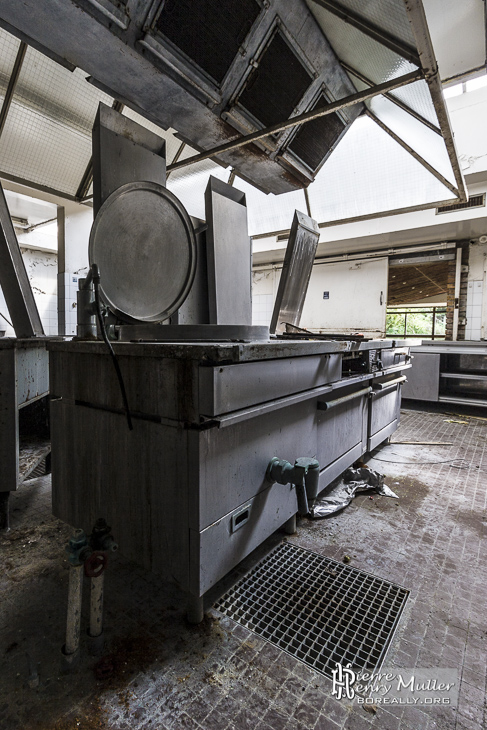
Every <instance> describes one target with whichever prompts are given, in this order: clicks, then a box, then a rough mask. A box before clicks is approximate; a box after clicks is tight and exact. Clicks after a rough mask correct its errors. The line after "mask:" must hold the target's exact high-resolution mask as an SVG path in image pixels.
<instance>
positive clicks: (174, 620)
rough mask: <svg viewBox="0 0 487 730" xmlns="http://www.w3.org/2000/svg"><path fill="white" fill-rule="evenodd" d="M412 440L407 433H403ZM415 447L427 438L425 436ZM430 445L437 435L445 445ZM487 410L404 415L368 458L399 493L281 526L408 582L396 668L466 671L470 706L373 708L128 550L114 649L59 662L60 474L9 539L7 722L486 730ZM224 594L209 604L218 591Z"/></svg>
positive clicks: (116, 572) (2, 620)
mask: <svg viewBox="0 0 487 730" xmlns="http://www.w3.org/2000/svg"><path fill="white" fill-rule="evenodd" d="M405 442H406V443H405ZM407 442H415V443H413V444H411V443H407ZM417 442H439V443H436V444H431V443H422V444H418V443H417ZM486 445H487V419H482V418H478V417H473V416H458V415H448V414H444V413H438V412H434V413H432V412H426V411H420V410H403V412H402V421H401V426H400V428H399V430H398V431H397V432H396V433H395V434H394V436H393V443H391V444H390V445H387V446H385V447H383V448H382V449H380V450H378V451H376V452H374V454H373V458H371V459H369V461H368V463H369V465H370V466H371V467H372V468H374V469H377V470H379V471H381V472H382V473H384V474H385V475H386V477H387V478H386V483H387V484H388V485H389V486H390V487H391V488H392V489H393V490H394V491H395V492H396V493H397V494H398V495H399V500H398V501H396V500H393V499H388V498H386V497H380V496H378V495H375V494H373V495H372V499H370V497H369V496H368V495H359V496H357V497H356V499H355V500H354V501H353V502H352V503H351V505H350V506H349V507H348V508H347V509H346V510H345V511H344V512H342V513H341V514H338V515H336V516H334V517H330V518H328V519H325V520H320V521H315V522H311V521H309V520H307V519H304V520H301V522H300V523H299V525H298V531H297V533H296V534H295V535H294V536H291V537H288V536H286V535H284V534H283V533H276V534H275V535H274V536H273V537H272V538H271V539H270V540H269V541H267V543H266V544H265V545H264V546H262V547H261V548H260V549H259V551H257V552H256V553H255V554H253V555H252V556H250V557H249V558H248V559H247V560H246V561H244V563H243V564H242V566H240V568H239V569H238V570H237V571H235V572H234V574H233V575H232V576H229V577H228V578H227V579H226V580H225V581H224V582H223V583H222V584H221V586H220V587H219V588H220V590H221V592H222V591H223V590H225V589H226V588H227V587H228V585H230V584H231V581H232V580H235V578H236V576H240V575H241V574H242V573H244V572H245V571H246V570H248V569H249V567H250V566H251V565H253V564H255V561H256V560H258V558H259V556H262V555H263V554H265V552H266V551H268V550H269V548H270V547H272V546H274V545H275V544H276V543H277V542H279V541H281V540H285V539H289V540H291V541H292V542H295V543H296V544H297V545H301V546H302V547H305V548H308V549H310V550H313V551H315V552H317V553H319V554H322V555H326V556H328V557H330V558H334V559H336V560H338V561H341V560H343V557H344V556H345V555H348V556H350V557H351V564H352V565H353V566H355V567H357V568H359V569H363V570H365V571H368V572H370V573H373V574H375V575H377V576H379V577H382V578H385V579H387V580H390V581H393V582H396V583H399V584H401V585H403V586H405V587H406V588H408V589H409V590H410V591H411V595H410V598H409V600H408V603H407V606H406V609H405V611H404V613H403V616H402V618H401V621H400V624H399V627H398V630H397V632H396V634H395V637H394V640H393V643H392V645H391V647H390V649H389V652H388V656H387V659H386V662H385V663H386V665H387V666H396V667H398V668H405V667H425V668H430V667H433V668H434V667H455V668H458V670H459V672H460V676H461V685H460V699H459V703H458V707H457V708H455V709H453V708H449V707H431V708H429V709H426V708H420V707H411V706H407V707H402V706H398V707H396V706H390V707H389V708H387V709H386V708H383V707H379V708H377V711H376V712H365V711H364V709H363V708H362V707H360V706H358V705H357V704H356V703H353V702H350V701H348V700H347V701H344V700H341V701H338V700H337V699H335V698H334V697H333V696H332V694H331V681H330V680H328V679H327V678H325V677H323V676H321V675H319V674H317V673H315V672H314V671H312V670H310V669H309V668H308V667H306V666H305V665H304V664H302V663H301V662H299V661H298V660H296V659H294V658H293V657H291V656H289V655H287V654H285V653H283V652H281V651H280V650H279V649H277V648H276V647H274V646H272V645H271V644H269V643H267V642H265V641H264V640H262V639H261V638H259V637H257V636H256V635H254V634H252V633H251V632H250V631H248V630H246V629H244V628H242V627H241V626H239V625H237V624H235V623H233V622H232V621H231V620H230V619H226V618H223V617H221V616H219V614H217V613H216V612H215V611H213V610H211V611H210V612H209V613H208V614H207V615H206V617H205V620H204V621H203V623H202V624H201V625H199V626H196V627H195V626H190V625H188V624H187V622H186V619H185V615H184V600H183V597H182V595H181V594H180V593H179V592H178V591H177V589H175V588H173V587H170V586H167V585H163V584H162V583H161V582H160V581H159V580H158V578H157V577H156V576H154V575H151V574H149V573H147V572H145V571H144V570H142V569H141V568H139V567H137V566H134V565H133V564H131V563H129V562H128V561H127V560H125V559H124V558H123V557H122V556H121V555H119V554H117V555H116V556H115V557H114V558H113V559H112V560H111V562H110V565H109V568H108V570H107V577H106V598H105V601H106V603H105V606H106V617H105V618H106V647H107V649H106V655H105V656H104V657H103V658H102V660H100V659H97V658H93V657H90V656H89V654H88V652H87V646H86V641H85V631H86V626H87V617H88V605H87V600H88V590H87V589H88V584H87V583H86V585H85V591H84V599H86V600H84V605H83V623H82V636H83V639H82V646H81V650H82V654H81V660H80V664H79V666H78V668H77V670H76V671H75V672H72V673H70V674H63V673H62V672H61V668H62V662H61V653H60V650H61V645H62V644H63V641H64V638H63V633H64V622H65V611H66V599H67V582H68V563H67V556H66V554H65V552H64V545H65V543H66V542H67V539H68V538H69V536H70V534H71V532H72V528H70V527H68V526H67V525H65V524H63V523H61V522H60V521H59V520H56V519H55V518H53V517H52V515H51V510H50V478H49V477H42V478H38V479H34V480H31V481H29V482H26V483H25V484H24V485H23V486H22V487H21V489H19V491H18V492H16V493H15V494H13V495H12V497H11V527H12V529H11V530H10V532H8V533H6V534H3V535H2V536H1V537H0V564H1V573H0V594H1V597H2V599H1V603H0V678H1V679H0V727H1V728H2V730H91V729H93V728H104V729H105V730H179V729H180V728H181V729H183V728H190V729H192V730H244V729H245V728H252V730H339V729H341V730H344V729H345V730H360V729H363V730H372V729H373V728H381V729H383V730H434V729H435V728H436V729H437V730H450V729H451V730H479V729H482V728H485V727H486V715H485V689H486V662H487V637H486V631H487V625H486V623H487V619H486V616H487V612H486V608H485V607H486V603H487V581H486V578H485V562H486V557H487V515H486V493H487V455H486V454H485V450H486ZM214 597H216V595H215V596H212V597H210V598H214Z"/></svg>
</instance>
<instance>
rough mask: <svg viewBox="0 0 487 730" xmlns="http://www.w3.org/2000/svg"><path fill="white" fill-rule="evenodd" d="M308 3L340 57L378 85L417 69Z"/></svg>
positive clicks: (325, 11) (323, 10)
mask: <svg viewBox="0 0 487 730" xmlns="http://www.w3.org/2000/svg"><path fill="white" fill-rule="evenodd" d="M401 2H402V0H401ZM308 5H309V7H310V9H311V10H312V12H313V14H314V16H315V17H316V19H317V21H318V23H319V24H320V27H321V29H322V30H323V33H325V35H326V37H327V38H328V41H329V43H330V44H331V47H332V48H333V50H334V51H335V53H336V55H337V56H338V59H339V60H340V61H344V62H345V63H347V64H348V65H349V66H352V68H355V69H356V70H357V71H360V72H361V73H362V74H363V75H364V76H366V77H367V78H368V79H370V80H371V81H373V82H374V83H375V84H382V83H383V82H384V81H390V80H391V79H395V78H397V77H398V76H402V75H403V74H407V73H409V72H410V71H414V70H415V69H416V68H417V66H414V64H412V63H410V62H409V61H406V59H405V58H402V56H400V55H399V54H398V53H395V52H394V51H391V50H390V49H389V48H386V46H383V45H382V44H381V43H378V42H377V41H375V40H374V39H373V38H370V37H369V36H367V35H365V34H364V33H362V32H361V31H360V30H358V29H357V28H354V27H353V26H351V25H350V24H349V23H345V22H344V21H343V20H341V19H340V18H338V17H337V16H336V15H334V14H333V13H330V12H329V11H328V10H325V9H324V8H322V7H321V6H320V5H317V4H316V3H314V2H313V0H308Z"/></svg>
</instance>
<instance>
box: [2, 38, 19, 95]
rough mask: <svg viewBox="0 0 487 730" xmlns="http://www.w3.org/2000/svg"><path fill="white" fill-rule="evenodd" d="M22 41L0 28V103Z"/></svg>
mask: <svg viewBox="0 0 487 730" xmlns="http://www.w3.org/2000/svg"><path fill="white" fill-rule="evenodd" d="M19 46H20V41H18V40H17V38H14V37H13V36H11V35H10V33H7V32H6V31H5V30H3V28H0V104H1V103H2V101H3V99H4V96H5V91H6V90H7V86H8V82H9V79H10V74H11V73H12V69H13V67H14V63H15V59H16V57H17V52H18V50H19Z"/></svg>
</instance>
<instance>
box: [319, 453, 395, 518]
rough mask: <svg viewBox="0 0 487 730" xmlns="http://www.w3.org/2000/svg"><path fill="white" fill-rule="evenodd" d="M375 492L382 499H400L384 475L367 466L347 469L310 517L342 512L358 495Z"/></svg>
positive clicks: (320, 500)
mask: <svg viewBox="0 0 487 730" xmlns="http://www.w3.org/2000/svg"><path fill="white" fill-rule="evenodd" d="M370 490H373V491H374V492H375V493H376V494H380V495H381V496H382V497H393V498H394V499H399V498H398V496H397V494H395V493H394V492H393V491H392V489H389V487H388V486H387V485H386V484H384V475H383V474H379V472H378V471H373V470H372V469H368V468H367V467H365V466H362V467H359V468H357V469H354V468H353V467H350V469H347V470H346V471H345V472H344V473H343V475H342V477H341V478H340V480H339V481H338V482H336V483H334V484H332V486H331V489H330V490H329V491H328V492H327V493H326V494H325V495H323V496H322V497H321V498H320V499H318V500H317V501H316V502H315V504H314V506H313V507H312V508H311V510H310V513H309V515H308V516H309V517H310V518H311V519H312V520H318V519H321V518H322V517H329V516H330V515H333V514H335V513H336V512H340V510H342V509H344V508H345V507H347V506H348V505H349V504H350V502H351V501H352V499H353V498H354V497H355V495H356V494H360V492H368V491H370Z"/></svg>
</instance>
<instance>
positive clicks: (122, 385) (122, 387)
mask: <svg viewBox="0 0 487 730" xmlns="http://www.w3.org/2000/svg"><path fill="white" fill-rule="evenodd" d="M92 271H93V286H94V289H95V307H96V316H97V319H98V324H99V325H100V330H101V335H102V337H103V340H104V342H105V344H106V346H107V347H108V350H109V352H110V355H111V358H112V362H113V366H114V368H115V372H116V373H117V378H118V383H119V385H120V392H121V393H122V400H123V405H124V408H125V415H126V416H127V424H128V427H129V429H130V430H131V431H133V428H134V427H133V425H132V416H131V415H130V408H129V402H128V399H127V391H126V390H125V383H124V381H123V375H122V371H121V370H120V365H119V363H118V360H117V356H116V355H115V352H114V351H113V347H112V343H111V342H110V340H109V339H108V335H107V331H106V328H105V322H104V321H103V317H102V316H101V306H100V292H99V286H100V272H99V271H98V266H97V265H96V264H93V266H92Z"/></svg>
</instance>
